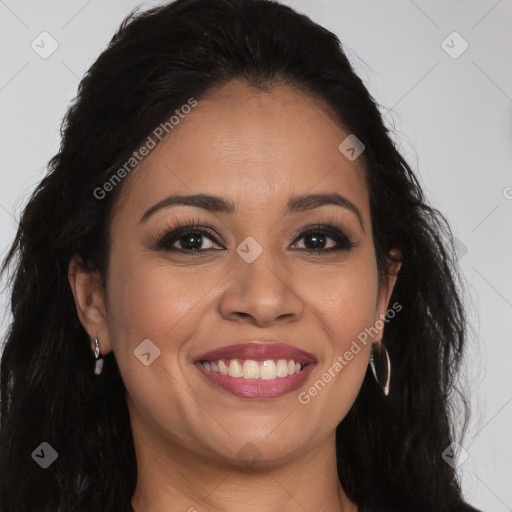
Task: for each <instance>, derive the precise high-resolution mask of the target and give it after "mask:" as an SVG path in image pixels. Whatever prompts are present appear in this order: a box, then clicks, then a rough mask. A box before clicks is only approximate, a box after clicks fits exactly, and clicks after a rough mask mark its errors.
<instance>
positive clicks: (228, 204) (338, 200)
mask: <svg viewBox="0 0 512 512" xmlns="http://www.w3.org/2000/svg"><path fill="white" fill-rule="evenodd" d="M180 205H181V206H195V207H196V208H202V209H203V210H206V211H208V212H214V213H235V212H236V208H235V205H234V203H233V202H232V201H230V200H228V199H225V198H223V197H219V196H214V195H210V194H194V195H181V194H174V195H171V196H169V197H166V198H165V199H163V200H162V201H159V202H158V203H156V204H154V205H153V206H150V207H149V208H148V209H147V210H146V211H145V212H144V214H143V215H142V217H141V219H140V221H139V223H143V222H145V221H146V220H147V219H148V218H149V217H151V216H152V215H154V214H155V213H156V212H158V211H160V210H163V209H164V208H170V207H172V206H180ZM326 205H334V206H340V207H342V208H345V209H347V210H349V211H351V212H352V213H353V214H355V215H356V217H357V219H358V220H359V224H360V225H361V228H362V230H363V232H364V227H363V218H362V215H361V212H360V211H359V209H358V208H357V206H356V205H355V204H354V203H352V201H350V200H349V199H347V198H346V197H344V196H342V195H340V194H338V193H337V192H333V193H330V194H306V195H302V196H296V197H290V198H289V199H288V202H287V205H286V209H285V214H290V213H296V212H304V211H307V210H313V209H314V208H318V207H320V206H326Z"/></svg>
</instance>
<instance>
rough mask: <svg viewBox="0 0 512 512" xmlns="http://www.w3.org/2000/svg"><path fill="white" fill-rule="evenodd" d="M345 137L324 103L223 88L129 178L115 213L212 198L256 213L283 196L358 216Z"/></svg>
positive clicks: (357, 172)
mask: <svg viewBox="0 0 512 512" xmlns="http://www.w3.org/2000/svg"><path fill="white" fill-rule="evenodd" d="M348 135H349V132H347V131H346V130H345V129H344V128H343V127H342V125H341V124H340V123H339V122H337V121H336V120H335V119H334V117H333V116H332V115H330V113H329V111H328V109H327V108H326V106H325V104H323V103H322V102H321V101H320V100H318V99H316V98H314V97H312V96H310V95H307V94H305V93H303V92H300V91H298V90H297V89H295V88H294V87H291V86H286V85H275V86H271V87H269V89H268V90H266V91H260V90H255V89H254V88H251V87H249V86H247V85H245V84H243V83H240V82H236V81H234V82H230V83H228V84H226V85H224V86H222V87H220V88H219V89H217V90H215V91H214V92H212V93H210V94H208V95H207V96H206V97H204V98H201V99H199V100H198V103H197V106H195V107H194V108H193V109H192V111H190V112H189V113H188V114H186V115H184V116H182V117H181V118H180V120H179V123H178V124H177V125H176V126H175V127H174V128H173V130H172V131H170V132H169V134H168V135H167V136H166V137H165V138H163V139H162V141H161V142H160V143H159V144H158V145H157V146H156V148H155V149H153V150H152V151H151V153H150V154H149V155H148V156H146V157H145V159H144V160H143V161H142V162H141V163H140V164H139V165H138V167H137V168H136V169H135V170H134V171H132V174H131V175H130V176H129V178H128V179H127V180H126V182H125V183H124V184H123V188H124V189H125V190H123V194H122V196H123V200H122V204H121V205H120V208H121V209H122V208H124V207H125V206H126V207H129V208H132V210H133V205H140V206H141V208H142V205H143V204H144V205H146V206H150V203H152V202H157V201H159V200H161V199H163V198H164V197H165V196H166V195H169V194H171V193H187V194H191V193H212V194H216V195H223V196H225V197H229V198H230V199H232V200H233V201H234V202H235V203H237V204H239V205H240V206H242V207H245V208H246V209H247V210H253V209H257V210H261V209H262V208H263V209H265V208H269V207H272V208H274V207H277V205H278V204H279V205H280V206H282V204H281V203H282V201H284V200H285V199H287V198H288V196H290V195H299V194H307V193H318V192H327V191H337V192H339V193H343V194H344V195H347V196H350V199H351V200H352V201H353V202H356V203H358V205H359V207H360V209H361V210H362V211H364V210H366V209H367V208H368V197H367V190H366V180H365V169H364V164H363V161H362V158H358V159H357V160H355V161H350V160H348V159H347V158H346V157H345V156H344V155H343V154H342V153H341V152H340V151H339V149H338V146H339V144H340V143H341V142H342V141H343V140H344V139H345V138H346V137H347V136H348ZM130 205H131V206H130Z"/></svg>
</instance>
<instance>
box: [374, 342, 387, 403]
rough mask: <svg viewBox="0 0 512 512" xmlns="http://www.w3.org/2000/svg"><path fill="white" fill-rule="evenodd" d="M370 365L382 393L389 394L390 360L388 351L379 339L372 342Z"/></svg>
mask: <svg viewBox="0 0 512 512" xmlns="http://www.w3.org/2000/svg"><path fill="white" fill-rule="evenodd" d="M370 366H371V367H372V371H373V375H374V377H375V380H376V381H377V382H378V384H379V386H380V387H381V388H382V391H384V394H385V395H386V396H388V394H389V381H390V378H391V361H390V360H389V355H388V351H387V350H386V347H385V346H384V345H383V344H382V343H381V342H380V341H374V342H373V343H372V351H371V354H370Z"/></svg>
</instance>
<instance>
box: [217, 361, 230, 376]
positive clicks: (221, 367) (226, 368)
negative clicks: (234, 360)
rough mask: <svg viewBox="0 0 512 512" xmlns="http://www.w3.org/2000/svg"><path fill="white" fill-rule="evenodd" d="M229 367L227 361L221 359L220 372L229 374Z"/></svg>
mask: <svg viewBox="0 0 512 512" xmlns="http://www.w3.org/2000/svg"><path fill="white" fill-rule="evenodd" d="M228 371H229V369H228V367H227V366H226V363H225V362H224V361H222V360H220V361H219V373H222V375H227V374H228Z"/></svg>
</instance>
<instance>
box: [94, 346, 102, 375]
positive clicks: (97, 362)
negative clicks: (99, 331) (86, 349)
mask: <svg viewBox="0 0 512 512" xmlns="http://www.w3.org/2000/svg"><path fill="white" fill-rule="evenodd" d="M94 343H95V344H96V348H95V350H94V359H95V364H94V373H95V375H99V374H100V373H101V372H102V370H103V356H102V355H101V354H100V343H99V341H98V338H94Z"/></svg>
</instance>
